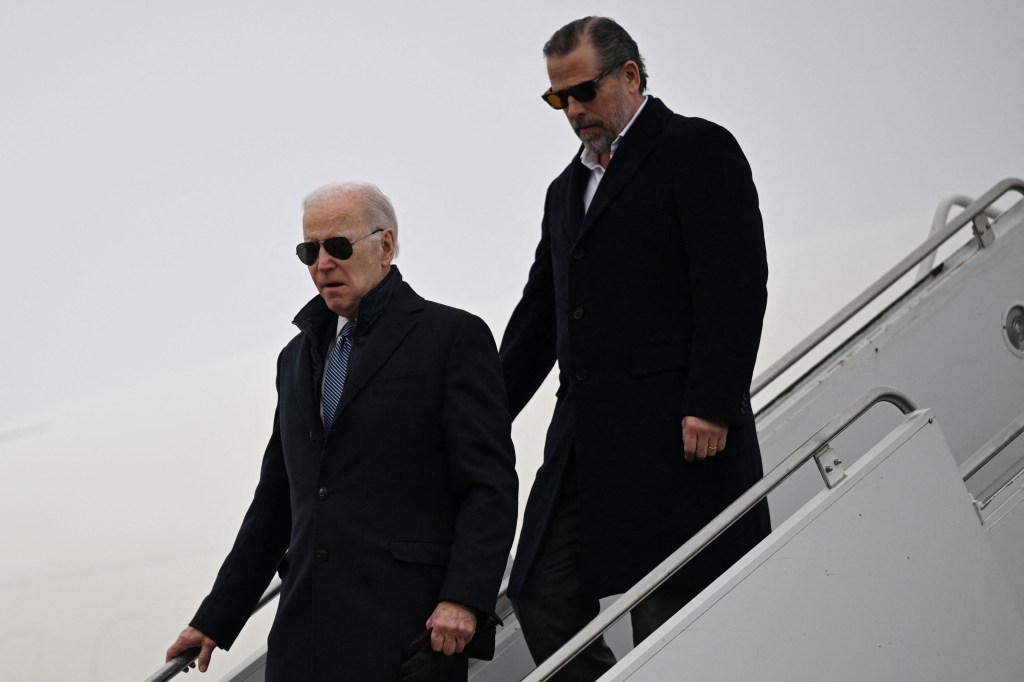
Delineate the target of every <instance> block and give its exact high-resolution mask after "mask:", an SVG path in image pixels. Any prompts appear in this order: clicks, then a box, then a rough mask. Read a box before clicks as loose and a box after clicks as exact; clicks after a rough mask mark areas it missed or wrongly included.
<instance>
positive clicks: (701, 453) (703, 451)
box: [696, 431, 708, 459]
mask: <svg viewBox="0 0 1024 682" xmlns="http://www.w3.org/2000/svg"><path fill="white" fill-rule="evenodd" d="M696 453H697V459H704V458H705V457H707V456H708V434H707V432H705V431H701V432H700V433H699V434H698V435H697V450H696Z"/></svg>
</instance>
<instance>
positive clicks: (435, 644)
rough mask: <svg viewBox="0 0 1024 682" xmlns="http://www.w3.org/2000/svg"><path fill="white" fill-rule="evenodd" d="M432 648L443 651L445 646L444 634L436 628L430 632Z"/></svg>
mask: <svg viewBox="0 0 1024 682" xmlns="http://www.w3.org/2000/svg"><path fill="white" fill-rule="evenodd" d="M430 648H431V649H433V650H434V651H441V649H443V648H444V635H442V634H441V633H439V632H438V631H437V630H436V629H435V630H433V631H432V632H431V633H430Z"/></svg>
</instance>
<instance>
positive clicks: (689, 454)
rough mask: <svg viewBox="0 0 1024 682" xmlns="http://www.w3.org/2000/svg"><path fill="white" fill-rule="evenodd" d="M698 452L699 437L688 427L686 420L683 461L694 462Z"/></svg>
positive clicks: (684, 425) (684, 421)
mask: <svg viewBox="0 0 1024 682" xmlns="http://www.w3.org/2000/svg"><path fill="white" fill-rule="evenodd" d="M696 451H697V436H695V435H694V433H693V429H692V428H689V427H687V424H686V420H685V419H684V420H683V459H685V460H686V461H687V462H692V461H693V455H694V453H695V452H696Z"/></svg>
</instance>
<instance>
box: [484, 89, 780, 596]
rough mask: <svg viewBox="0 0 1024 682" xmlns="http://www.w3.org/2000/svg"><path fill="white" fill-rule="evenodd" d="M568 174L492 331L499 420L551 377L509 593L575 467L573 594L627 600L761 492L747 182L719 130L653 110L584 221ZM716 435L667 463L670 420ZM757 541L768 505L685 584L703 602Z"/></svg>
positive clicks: (758, 315)
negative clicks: (709, 587)
mask: <svg viewBox="0 0 1024 682" xmlns="http://www.w3.org/2000/svg"><path fill="white" fill-rule="evenodd" d="M589 175H590V171H589V170H588V169H587V168H586V167H585V166H583V164H582V163H581V162H580V160H579V158H578V157H577V158H574V160H573V161H572V163H570V164H569V166H568V167H567V168H566V169H565V170H564V171H563V172H562V174H561V175H559V176H558V178H556V179H555V180H554V181H553V182H552V183H551V185H550V187H549V189H548V192H547V198H546V201H545V205H544V219H543V223H542V225H541V238H540V244H539V246H538V247H537V251H536V256H535V260H534V263H533V266H532V267H531V269H530V274H529V278H528V280H527V283H526V287H525V288H524V290H523V296H522V299H521V301H520V302H519V304H518V305H517V307H516V308H515V311H514V312H513V314H512V317H511V319H510V321H509V324H508V328H507V329H506V331H505V335H504V338H503V339H502V344H501V360H502V365H503V369H504V373H505V382H506V385H507V387H508V392H509V403H510V407H511V409H512V414H513V416H515V415H516V414H518V412H519V411H520V410H521V409H522V408H523V406H524V405H525V404H526V403H527V402H528V401H529V399H530V398H531V397H532V396H533V394H534V392H535V391H536V390H537V388H538V386H539V385H540V383H541V382H542V381H543V379H544V378H545V376H547V374H548V372H549V371H550V369H551V367H552V365H553V364H554V362H555V361H556V360H557V362H558V372H559V389H558V393H557V396H558V398H557V402H556V404H555V410H554V415H553V417H552V421H551V425H550V427H549V430H548V434H547V440H546V444H545V449H544V462H543V465H542V466H541V468H540V469H539V471H538V472H537V477H536V480H535V482H534V485H533V488H532V490H531V491H530V497H529V501H528V503H527V507H526V511H525V516H524V520H523V529H522V533H521V536H520V541H519V545H518V548H517V551H516V559H515V564H514V565H513V570H512V576H511V583H510V592H511V593H512V594H516V593H517V592H519V591H520V590H521V589H522V587H523V584H524V582H525V580H526V579H527V577H528V575H529V571H530V566H531V564H532V563H533V561H534V559H535V558H536V555H537V552H538V549H539V547H540V544H541V540H542V539H543V536H544V533H545V530H546V528H547V524H548V521H549V519H550V517H551V512H552V509H553V506H554V501H555V500H556V499H557V491H558V487H559V485H560V482H561V479H562V473H563V471H565V464H566V461H567V458H568V457H569V455H570V454H571V453H573V452H575V457H576V467H575V471H576V479H577V480H576V481H575V483H576V485H577V487H578V490H579V504H580V523H581V538H580V539H581V550H580V551H581V554H580V566H581V573H582V579H583V584H584V588H585V589H586V590H587V591H588V592H590V593H593V594H595V595H597V596H604V595H608V594H615V593H618V592H622V591H624V590H626V589H628V588H629V587H631V586H632V585H633V584H634V583H635V582H636V581H637V580H639V579H640V578H641V577H642V576H643V575H645V574H646V573H647V572H648V571H649V570H650V569H651V568H653V567H654V566H656V565H657V564H658V562H660V561H661V560H662V559H664V558H665V557H666V556H667V555H668V554H670V553H671V552H672V551H674V550H675V549H677V548H678V547H679V546H680V545H681V544H682V543H683V542H685V541H686V540H687V539H688V538H689V537H690V536H691V535H693V533H695V532H696V531H697V530H699V529H700V528H701V527H702V526H704V525H705V524H706V523H707V522H708V521H709V520H710V519H712V518H713V517H714V516H715V515H716V514H717V513H718V512H719V511H721V510H722V509H723V508H724V507H725V506H726V505H727V504H728V503H729V502H731V501H732V500H733V499H734V498H736V497H737V496H738V495H739V494H740V493H741V492H742V491H744V490H745V489H746V488H747V487H749V486H750V485H751V484H752V483H753V482H755V481H756V480H758V478H760V476H761V472H762V469H761V457H760V451H759V449H758V444H757V438H756V434H755V430H754V421H753V415H752V414H751V409H750V404H749V392H748V391H749V387H750V379H751V373H752V371H753V366H754V359H755V357H756V355H757V347H758V344H759V342H760V335H761V324H762V318H763V316H764V310H765V303H766V281H767V275H768V271H767V265H766V257H765V245H764V234H763V227H762V222H761V214H760V210H759V208H758V199H757V191H756V190H755V188H754V183H753V181H752V179H751V173H750V167H749V165H748V164H747V161H746V158H745V157H744V155H743V152H742V151H741V150H740V148H739V146H738V145H737V143H736V141H735V139H734V138H733V137H732V135H730V134H729V132H728V131H726V130H725V129H724V128H722V127H720V126H717V125H715V124H713V123H710V122H708V121H705V120H702V119H698V118H687V117H683V116H679V115H675V114H673V113H672V112H671V111H669V110H668V108H667V107H665V105H664V104H662V102H661V101H659V100H657V99H655V98H651V99H649V100H648V102H647V104H646V106H645V107H644V109H643V110H642V111H641V113H640V114H639V116H638V117H637V118H636V120H635V121H634V122H633V125H632V127H631V128H630V129H629V132H628V133H627V134H626V135H625V136H624V137H623V138H622V140H621V142H620V144H619V147H618V148H617V150H616V153H615V155H614V157H613V158H612V161H611V163H610V164H609V165H608V168H607V171H606V174H605V176H604V178H603V179H602V181H601V184H600V185H599V186H598V189H597V193H596V195H595V196H594V198H593V201H592V203H591V205H590V208H589V210H588V211H587V212H586V214H585V215H584V208H583V190H584V187H585V185H586V183H587V179H588V177H589ZM687 415H692V416H697V417H702V418H705V419H710V420H715V421H720V422H726V423H728V425H729V434H728V441H727V443H728V444H727V447H726V448H725V450H723V451H721V452H719V453H718V455H717V456H716V457H714V458H709V459H707V460H705V461H694V462H686V461H684V459H683V446H682V436H681V434H682V429H681V426H680V422H681V420H682V418H683V417H684V416H687ZM768 531H769V522H768V508H767V504H766V503H765V504H762V505H760V506H759V507H758V508H757V509H756V510H755V511H754V512H752V513H751V514H749V515H748V516H747V518H746V519H745V520H743V521H741V522H740V523H739V524H737V525H736V526H734V527H733V529H731V530H730V531H728V532H727V533H726V534H725V535H724V536H723V537H722V538H721V539H719V540H718V541H717V542H716V543H715V545H713V546H712V548H710V549H709V551H707V552H705V553H704V554H703V555H702V556H701V557H699V558H698V559H697V560H695V561H694V562H692V563H691V564H690V565H689V566H687V567H686V568H684V570H683V573H684V575H685V576H687V577H686V578H684V580H686V581H688V582H690V583H692V584H693V585H694V586H703V585H705V584H706V583H707V582H709V581H710V580H712V579H714V577H716V576H717V575H718V574H719V573H720V572H721V571H722V570H723V569H724V568H725V567H727V566H728V565H729V564H731V563H732V562H733V561H734V560H735V559H737V558H738V557H739V556H741V555H742V554H743V553H744V552H745V551H746V550H747V549H749V548H750V547H752V546H753V545H754V544H756V543H757V542H758V541H759V540H760V539H761V538H762V537H764V535H765V534H766V533H767V532H768Z"/></svg>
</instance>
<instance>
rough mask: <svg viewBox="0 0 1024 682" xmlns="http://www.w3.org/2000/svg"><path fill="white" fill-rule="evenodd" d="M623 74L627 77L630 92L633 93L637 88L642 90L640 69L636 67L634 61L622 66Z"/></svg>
mask: <svg viewBox="0 0 1024 682" xmlns="http://www.w3.org/2000/svg"><path fill="white" fill-rule="evenodd" d="M622 73H623V75H625V77H626V84H627V86H628V87H629V91H630V92H633V89H634V88H636V90H637V91H639V90H640V67H639V66H637V65H636V62H634V61H633V60H632V59H630V60H629V61H627V62H626V63H625V64H623V65H622Z"/></svg>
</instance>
